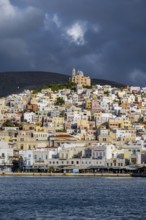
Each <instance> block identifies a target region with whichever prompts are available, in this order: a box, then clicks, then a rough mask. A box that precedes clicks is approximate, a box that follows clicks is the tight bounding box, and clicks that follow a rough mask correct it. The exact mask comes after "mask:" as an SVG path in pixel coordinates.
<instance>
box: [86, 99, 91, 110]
mask: <svg viewBox="0 0 146 220" xmlns="http://www.w3.org/2000/svg"><path fill="white" fill-rule="evenodd" d="M91 106H92V101H91V100H90V99H86V101H85V108H86V109H91Z"/></svg>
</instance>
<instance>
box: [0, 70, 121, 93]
mask: <svg viewBox="0 0 146 220" xmlns="http://www.w3.org/2000/svg"><path fill="white" fill-rule="evenodd" d="M69 77H70V76H69V75H65V74H59V73H52V72H41V71H35V72H31V71H27V72H23V71H21V72H3V73H2V72H1V73H0V96H1V97H2V96H7V95H9V94H12V93H19V92H21V91H23V90H24V89H37V88H39V87H41V86H43V85H47V84H54V83H57V84H64V83H66V82H68V80H69ZM92 83H93V84H100V85H105V84H106V85H107V84H108V85H112V86H116V87H121V86H124V85H122V84H120V83H116V82H112V81H108V80H102V79H92Z"/></svg>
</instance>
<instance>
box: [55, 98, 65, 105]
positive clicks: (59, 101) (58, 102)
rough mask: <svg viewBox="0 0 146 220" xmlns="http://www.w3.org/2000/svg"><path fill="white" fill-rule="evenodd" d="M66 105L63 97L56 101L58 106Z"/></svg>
mask: <svg viewBox="0 0 146 220" xmlns="http://www.w3.org/2000/svg"><path fill="white" fill-rule="evenodd" d="M64 103H65V101H64V99H63V98H61V97H58V98H57V100H56V105H63V104H64Z"/></svg>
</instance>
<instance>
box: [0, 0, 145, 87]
mask: <svg viewBox="0 0 146 220" xmlns="http://www.w3.org/2000/svg"><path fill="white" fill-rule="evenodd" d="M145 11H146V1H145V0H110V1H109V0H92V1H91V0H78V1H75V0H61V1H60V0H49V1H48V0H42V1H40V0H12V1H8V0H0V57H1V59H0V67H1V68H0V70H1V71H10V70H26V69H27V70H45V71H54V72H61V73H68V74H70V72H71V70H72V68H73V67H77V69H78V68H79V69H81V70H83V71H84V72H85V73H86V74H88V75H90V76H92V77H95V78H104V79H110V80H115V81H120V82H124V83H133V84H140V85H145V83H146V62H145V60H146V26H145V22H146V13H145Z"/></svg>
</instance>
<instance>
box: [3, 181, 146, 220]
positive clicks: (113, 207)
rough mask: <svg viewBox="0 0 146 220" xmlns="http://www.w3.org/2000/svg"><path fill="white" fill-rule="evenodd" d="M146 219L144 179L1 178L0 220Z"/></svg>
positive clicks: (145, 187) (145, 182) (145, 183)
mask: <svg viewBox="0 0 146 220" xmlns="http://www.w3.org/2000/svg"><path fill="white" fill-rule="evenodd" d="M9 219H10V220H19V219H20V220H23V219H27V220H30V219H36V220H44V219H55V220H60V219H62V220H65V219H67V220H89V219H90V220H94V219H99V220H102V219H103V220H134V219H144V220H145V219H146V179H145V178H99V177H0V220H9Z"/></svg>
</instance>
